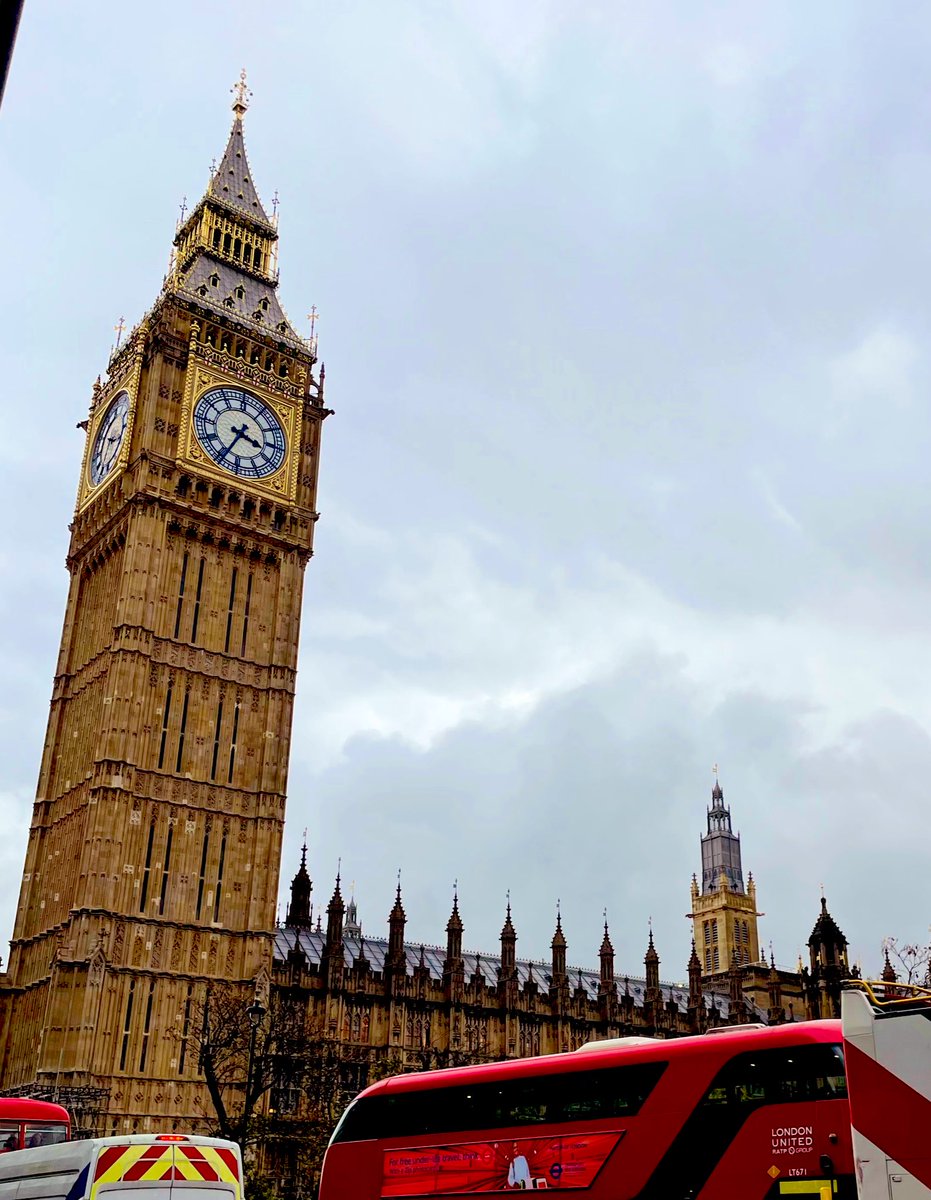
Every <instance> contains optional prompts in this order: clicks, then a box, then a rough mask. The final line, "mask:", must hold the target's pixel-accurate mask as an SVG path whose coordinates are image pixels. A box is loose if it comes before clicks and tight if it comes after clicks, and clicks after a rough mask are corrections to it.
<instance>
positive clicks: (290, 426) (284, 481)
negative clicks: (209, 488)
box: [178, 362, 300, 503]
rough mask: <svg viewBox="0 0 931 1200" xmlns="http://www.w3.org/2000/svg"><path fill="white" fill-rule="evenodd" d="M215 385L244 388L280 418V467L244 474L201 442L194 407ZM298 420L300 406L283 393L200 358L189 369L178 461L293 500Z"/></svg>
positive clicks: (235, 483)
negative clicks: (257, 474) (256, 476)
mask: <svg viewBox="0 0 931 1200" xmlns="http://www.w3.org/2000/svg"><path fill="white" fill-rule="evenodd" d="M215 387H237V388H241V389H242V390H243V391H244V392H250V393H251V394H252V395H254V396H256V397H258V399H259V400H261V401H262V403H263V404H265V405H267V406H268V407H269V408H270V409H271V410H272V412H273V413H274V414H275V416H276V417H277V418H278V420H279V421H280V422H281V428H282V429H283V430H284V438H285V454H284V461H283V462H282V464H281V466H280V467H279V468H278V470H277V471H274V472H273V473H272V474H271V475H265V476H264V477H263V478H261V479H252V478H243V476H242V475H237V474H236V473H235V472H234V471H225V470H224V469H223V468H222V467H221V466H219V465H218V464H217V463H215V462H214V460H213V459H212V458H211V457H210V455H209V454H208V453H207V452H206V450H204V448H203V447H202V446H201V444H200V442H199V441H198V440H197V434H196V433H195V431H194V409H195V408H196V407H197V405H198V403H199V402H200V400H201V398H202V397H203V396H204V395H205V393H207V392H209V391H211V389H213V388H215ZM299 420H300V411H299V406H298V405H297V404H295V403H292V402H290V401H288V400H287V399H286V398H285V397H284V396H280V395H277V394H276V393H275V392H271V391H269V390H268V389H267V388H263V387H262V386H261V384H257V383H254V382H253V381H252V380H251V379H249V380H246V379H237V378H236V377H235V376H230V375H227V374H225V373H224V372H222V371H217V370H214V369H212V368H211V367H209V366H205V365H204V364H203V363H201V362H196V363H193V364H192V365H191V369H190V370H189V371H188V373H187V380H186V381H185V386H184V399H183V401H182V405H181V431H180V434H179V443H178V462H179V464H181V465H185V466H189V467H190V468H191V469H192V470H194V471H197V472H198V474H200V475H206V476H208V477H209V478H210V479H213V480H215V481H216V482H217V483H222V484H224V485H225V486H227V487H229V488H235V490H237V491H245V492H256V493H259V494H260V495H263V496H268V497H269V498H270V499H273V500H279V501H283V502H288V503H291V502H293V501H294V498H295V496H296V495H297V467H298V455H297V454H295V452H294V448H295V446H296V445H297V435H298V422H299Z"/></svg>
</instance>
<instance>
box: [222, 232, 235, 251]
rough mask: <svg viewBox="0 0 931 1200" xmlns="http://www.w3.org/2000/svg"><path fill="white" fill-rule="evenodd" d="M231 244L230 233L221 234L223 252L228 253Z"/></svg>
mask: <svg viewBox="0 0 931 1200" xmlns="http://www.w3.org/2000/svg"><path fill="white" fill-rule="evenodd" d="M232 244H233V239H232V238H231V237H230V235H229V234H228V233H225V234H224V235H223V253H224V254H229V252H230V246H232Z"/></svg>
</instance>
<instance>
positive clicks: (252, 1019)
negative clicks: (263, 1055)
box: [242, 996, 268, 1147]
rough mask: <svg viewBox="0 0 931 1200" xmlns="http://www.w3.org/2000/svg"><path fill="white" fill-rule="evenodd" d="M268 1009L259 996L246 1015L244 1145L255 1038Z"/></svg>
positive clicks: (249, 1111) (248, 1116)
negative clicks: (247, 1053) (247, 1023)
mask: <svg viewBox="0 0 931 1200" xmlns="http://www.w3.org/2000/svg"><path fill="white" fill-rule="evenodd" d="M267 1011H268V1010H267V1009H266V1007H265V1005H264V1004H263V1003H262V1001H261V1000H260V999H259V997H258V996H256V997H255V999H254V1000H253V1001H252V1003H251V1004H250V1005H249V1007H248V1008H247V1009H246V1015H247V1016H248V1018H249V1024H250V1025H251V1027H252V1028H251V1029H250V1030H249V1066H248V1069H247V1071H246V1096H245V1101H244V1103H243V1109H242V1124H243V1130H242V1140H243V1145H244V1147H245V1144H246V1143H247V1142H248V1140H249V1122H250V1121H251V1119H252V1108H253V1096H252V1072H253V1069H254V1067H255V1039H256V1036H257V1034H258V1032H259V1026H260V1025H261V1024H262V1018H263V1017H264V1016H265V1013H266V1012H267Z"/></svg>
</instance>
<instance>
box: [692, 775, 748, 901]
mask: <svg viewBox="0 0 931 1200" xmlns="http://www.w3.org/2000/svg"><path fill="white" fill-rule="evenodd" d="M701 867H702V887H701V890H702V893H703V894H706V893H707V892H712V891H715V890H716V889H717V888H719V887H720V886H721V878H720V877H721V876H722V875H723V876H724V880H725V881H726V885H727V887H728V888H729V889H730V890H731V891H733V892H737V893H738V894H739V895H743V894H744V882H743V873H742V869H741V864H740V834H737V833H734V831H733V829H732V828H731V810H730V809H729V808H725V806H724V790H723V788H722V787H721V784H720V783H719V781H718V780H717V779H715V781H714V787H713V788H712V791H711V807H710V808H709V809H708V830H707V833H705V834H704V835H703V837H702V839H701Z"/></svg>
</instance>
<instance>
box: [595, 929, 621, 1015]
mask: <svg viewBox="0 0 931 1200" xmlns="http://www.w3.org/2000/svg"><path fill="white" fill-rule="evenodd" d="M604 928H605V932H604V937H603V938H602V940H601V949H600V950H599V951H598V958H599V959H600V961H601V978H600V980H599V983H598V1005H599V1009H600V1012H601V1019H602V1020H603V1021H613V1020H614V1018H615V1016H616V1015H617V983H616V982H615V980H614V947H613V946H612V944H611V938H610V937H609V936H608V921H607V917H606V918H605V923H604Z"/></svg>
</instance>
